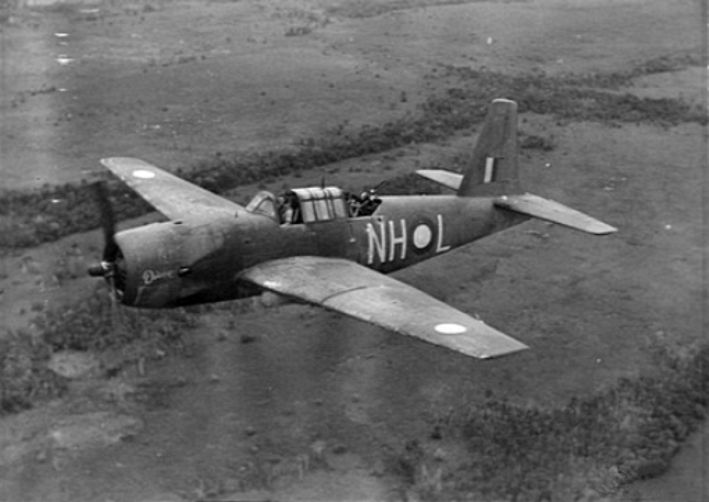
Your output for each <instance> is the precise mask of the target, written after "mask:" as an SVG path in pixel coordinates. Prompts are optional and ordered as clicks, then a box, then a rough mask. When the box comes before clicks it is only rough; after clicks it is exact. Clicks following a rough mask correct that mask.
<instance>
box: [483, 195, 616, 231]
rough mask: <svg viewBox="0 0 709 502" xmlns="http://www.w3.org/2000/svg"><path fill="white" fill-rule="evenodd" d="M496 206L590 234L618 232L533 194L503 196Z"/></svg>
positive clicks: (496, 201) (496, 200)
mask: <svg viewBox="0 0 709 502" xmlns="http://www.w3.org/2000/svg"><path fill="white" fill-rule="evenodd" d="M495 205H496V206H497V207H501V208H504V209H509V210H511V211H515V212H517V213H522V214H526V215H528V216H533V217H534V218H539V219H541V220H546V221H550V222H552V223H558V224H559V225H564V226H565V227H569V228H573V229H575V230H581V231H582V232H587V233H589V234H596V235H605V234H611V233H613V232H616V231H617V230H618V229H617V228H615V227H612V226H610V225H608V224H606V223H603V222H602V221H600V220H597V219H596V218H593V217H591V216H589V215H587V214H584V213H582V212H580V211H577V210H575V209H571V208H570V207H568V206H565V205H563V204H559V203H558V202H554V201H553V200H549V199H544V198H543V197H539V196H537V195H532V194H531V193H525V194H519V195H507V196H502V197H499V198H497V199H495Z"/></svg>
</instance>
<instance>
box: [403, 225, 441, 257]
mask: <svg viewBox="0 0 709 502" xmlns="http://www.w3.org/2000/svg"><path fill="white" fill-rule="evenodd" d="M409 236H410V237H409V248H410V249H411V250H412V251H413V252H414V253H416V254H424V253H426V252H428V251H430V250H431V248H432V247H433V244H434V241H435V240H436V227H435V225H434V224H433V222H432V221H431V220H429V219H428V218H425V217H423V218H417V219H415V220H414V221H413V222H411V223H410V224H409Z"/></svg>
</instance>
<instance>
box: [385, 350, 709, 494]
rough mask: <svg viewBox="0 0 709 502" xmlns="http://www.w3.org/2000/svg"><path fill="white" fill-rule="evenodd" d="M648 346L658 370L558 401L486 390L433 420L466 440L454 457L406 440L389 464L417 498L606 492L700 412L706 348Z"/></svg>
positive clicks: (675, 438)
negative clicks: (556, 404) (508, 397)
mask: <svg viewBox="0 0 709 502" xmlns="http://www.w3.org/2000/svg"><path fill="white" fill-rule="evenodd" d="M653 350H654V351H655V354H656V356H657V360H658V365H659V367H660V369H659V371H658V373H657V374H656V375H654V376H652V377H640V378H637V379H621V380H620V381H619V382H618V383H617V384H616V385H615V386H614V387H612V388H610V389H607V390H606V391H604V392H601V393H599V394H596V395H593V396H589V397H587V398H581V399H573V400H571V401H570V402H569V403H568V404H567V405H566V406H564V407H563V408H558V409H545V408H540V407H525V406H520V405H516V404H512V403H509V402H507V401H505V400H499V399H495V398H494V397H492V396H489V399H487V400H486V402H484V403H483V404H482V405H478V406H476V407H475V408H471V409H470V410H469V411H467V412H466V413H463V414H461V415H460V416H458V417H456V418H453V419H450V420H448V421H447V422H446V423H445V425H444V426H443V428H442V429H443V430H442V433H441V427H442V426H441V423H438V424H436V426H435V431H434V432H436V434H438V436H437V437H438V438H440V436H441V434H442V436H444V437H445V436H449V437H453V438H455V440H456V442H458V443H459V444H463V445H464V450H465V455H464V456H463V457H464V458H463V459H462V460H460V461H458V462H444V459H443V457H442V456H441V455H440V452H439V454H438V455H436V454H435V453H434V454H430V453H427V452H426V450H425V448H423V447H422V446H421V445H420V444H418V443H416V442H410V443H408V444H407V445H406V446H405V447H404V449H403V450H402V451H401V453H400V454H398V455H397V456H396V457H395V458H394V459H392V461H391V462H390V465H391V466H392V467H393V472H396V473H397V474H398V475H399V477H400V479H401V480H402V483H404V484H405V485H407V486H408V487H409V489H413V490H414V491H418V492H419V495H420V496H421V498H422V499H424V500H510V501H521V500H545V501H549V502H552V501H566V500H579V497H581V496H586V497H588V496H589V494H594V495H593V496H607V495H610V494H613V493H615V492H617V491H618V489H619V488H620V487H621V486H623V485H625V484H628V483H630V482H632V481H635V480H638V479H643V478H649V477H654V476H657V475H659V474H661V473H663V472H664V471H665V470H666V469H667V467H668V465H669V461H670V459H671V458H672V456H673V455H674V454H675V453H676V452H677V450H678V449H679V446H680V443H681V442H682V441H683V440H684V439H686V438H687V436H688V435H689V434H690V433H691V432H693V431H694V430H695V429H696V428H697V427H698V425H699V424H700V423H701V421H702V420H704V419H705V417H706V412H707V406H708V404H709V393H708V392H707V391H708V390H709V346H708V345H705V346H703V347H701V348H696V349H694V350H691V351H687V350H685V349H668V347H667V345H660V344H658V345H656V346H655V347H654V348H653ZM431 437H434V434H432V435H431Z"/></svg>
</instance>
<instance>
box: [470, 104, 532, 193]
mask: <svg viewBox="0 0 709 502" xmlns="http://www.w3.org/2000/svg"><path fill="white" fill-rule="evenodd" d="M518 193H522V190H521V188H520V186H519V179H518V169H517V103H515V102H514V101H511V100H509V99H496V100H494V101H493V102H492V104H491V105H490V108H489V109H488V112H487V116H486V117H485V122H484V123H483V128H482V131H481V132H480V136H479V137H478V142H477V144H476V145H475V150H473V160H472V163H471V164H470V166H468V168H467V169H466V170H465V172H464V173H463V179H462V180H461V183H460V188H458V195H459V196H461V197H476V196H489V195H512V194H518Z"/></svg>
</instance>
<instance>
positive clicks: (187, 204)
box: [101, 157, 246, 220]
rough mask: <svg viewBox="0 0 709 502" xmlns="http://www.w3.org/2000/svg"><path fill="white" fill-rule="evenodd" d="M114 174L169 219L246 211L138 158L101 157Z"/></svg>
mask: <svg viewBox="0 0 709 502" xmlns="http://www.w3.org/2000/svg"><path fill="white" fill-rule="evenodd" d="M101 164H103V165H104V166H106V167H107V168H108V169H109V170H110V171H111V172H112V173H113V174H115V175H116V176H118V177H119V178H120V179H121V180H122V181H123V182H124V183H125V184H126V185H128V186H129V187H131V188H132V189H133V190H135V191H136V192H137V193H138V195H140V196H141V197H142V198H143V199H145V200H146V201H147V202H148V203H149V204H150V205H152V206H153V207H154V208H155V209H157V210H158V211H160V212H161V213H162V214H164V215H165V216H167V217H168V218H169V219H171V220H179V219H181V218H186V217H188V216H194V215H195V214H213V215H215V216H216V215H218V214H221V215H223V214H229V215H232V216H236V215H238V214H239V213H241V212H244V211H246V209H244V207H243V206H240V205H239V204H237V203H235V202H232V201H230V200H227V199H225V198H223V197H220V196H218V195H217V194H214V193H212V192H210V191H208V190H205V189H204V188H200V187H198V186H197V185H194V184H192V183H190V182H188V181H185V180H183V179H181V178H178V177H177V176H175V175H173V174H170V173H168V172H167V171H164V170H162V169H160V168H159V167H155V166H153V165H152V164H148V163H147V162H145V161H142V160H140V159H132V158H128V157H111V158H108V159H101Z"/></svg>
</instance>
